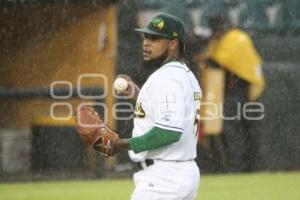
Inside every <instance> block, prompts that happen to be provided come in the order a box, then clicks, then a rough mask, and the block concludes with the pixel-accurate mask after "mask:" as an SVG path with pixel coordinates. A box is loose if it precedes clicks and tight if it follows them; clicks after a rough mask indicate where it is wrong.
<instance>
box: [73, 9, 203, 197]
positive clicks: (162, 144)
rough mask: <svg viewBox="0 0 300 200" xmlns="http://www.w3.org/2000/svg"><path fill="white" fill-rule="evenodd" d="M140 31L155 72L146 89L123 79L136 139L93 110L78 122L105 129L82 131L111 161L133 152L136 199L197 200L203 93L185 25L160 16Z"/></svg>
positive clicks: (148, 62) (82, 112) (147, 60)
mask: <svg viewBox="0 0 300 200" xmlns="http://www.w3.org/2000/svg"><path fill="white" fill-rule="evenodd" d="M136 31H138V32H141V33H143V35H144V42H143V56H144V63H143V67H147V68H150V69H151V70H152V71H153V73H152V74H151V75H150V76H149V77H148V79H147V81H146V82H145V83H144V85H143V87H142V88H141V89H139V88H138V86H137V85H136V84H135V83H134V82H133V81H132V80H131V78H130V77H128V76H126V75H122V76H121V77H123V78H125V79H126V80H127V82H128V88H127V90H125V91H121V95H125V96H128V97H129V96H130V97H133V98H134V99H135V100H136V106H135V110H134V115H135V117H134V128H133V131H132V138H129V139H120V138H119V137H118V134H117V133H114V132H113V131H112V130H111V129H109V128H108V127H107V126H106V125H105V124H103V122H102V121H101V119H100V117H99V116H98V115H97V113H96V112H95V111H94V110H93V109H92V108H89V107H83V108H81V109H79V110H78V112H77V113H78V115H77V119H78V121H80V119H81V121H83V122H84V123H85V122H89V123H90V124H100V127H99V128H91V127H84V126H82V125H81V124H80V123H79V124H78V126H77V128H78V131H79V133H80V135H81V137H82V138H83V139H85V141H86V143H87V144H89V145H92V146H93V147H94V149H95V150H96V151H99V152H101V153H103V155H105V156H113V155H114V154H115V153H117V152H118V151H120V150H122V149H126V150H129V156H130V158H131V159H132V161H133V162H136V163H137V164H138V166H139V167H140V171H138V172H137V173H135V174H134V182H135V190H134V192H133V194H132V196H131V200H159V199H161V200H192V199H194V198H195V197H196V193H197V190H198V185H199V180H200V172H199V168H198V166H197V165H196V163H195V161H194V159H195V158H196V144H197V133H198V130H197V129H198V120H199V119H198V118H199V110H198V109H199V106H200V98H201V89H200V86H199V84H198V82H197V80H196V78H195V76H194V74H193V73H192V72H191V70H190V69H189V68H188V67H187V66H186V64H185V63H184V58H183V57H184V40H185V30H184V26H183V23H182V21H181V20H180V19H179V18H177V17H175V16H172V15H167V14H159V15H157V16H155V17H154V18H153V19H152V20H151V21H150V22H149V23H148V25H147V26H146V27H145V28H143V29H136ZM119 94H120V91H119Z"/></svg>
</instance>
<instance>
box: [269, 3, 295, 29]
mask: <svg viewBox="0 0 300 200" xmlns="http://www.w3.org/2000/svg"><path fill="white" fill-rule="evenodd" d="M299 10H300V1H299V0H288V1H283V2H282V3H281V7H280V10H279V12H278V15H277V19H276V25H275V26H276V28H277V29H279V30H280V31H281V32H287V31H292V32H296V33H300V12H299Z"/></svg>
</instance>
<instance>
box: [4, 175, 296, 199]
mask: <svg viewBox="0 0 300 200" xmlns="http://www.w3.org/2000/svg"><path fill="white" fill-rule="evenodd" d="M133 188H134V185H133V182H132V180H130V179H117V180H98V181H58V182H54V181H52V182H33V183H6V184H5V183H2V184H0V199H1V200H17V199H22V200H89V199H95V200H96V199H99V200H121V199H129V198H130V194H131V192H132V190H133ZM299 189H300V172H298V173H296V172H292V173H257V174H243V175H206V176H202V178H201V184H200V188H199V192H198V198H197V199H200V200H299V199H300V190H299Z"/></svg>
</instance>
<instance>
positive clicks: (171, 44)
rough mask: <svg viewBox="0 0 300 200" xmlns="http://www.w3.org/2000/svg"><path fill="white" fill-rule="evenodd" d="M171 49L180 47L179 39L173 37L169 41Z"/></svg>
mask: <svg viewBox="0 0 300 200" xmlns="http://www.w3.org/2000/svg"><path fill="white" fill-rule="evenodd" d="M169 47H170V50H176V49H177V48H178V47H179V42H178V40H177V39H173V40H171V41H170V43H169Z"/></svg>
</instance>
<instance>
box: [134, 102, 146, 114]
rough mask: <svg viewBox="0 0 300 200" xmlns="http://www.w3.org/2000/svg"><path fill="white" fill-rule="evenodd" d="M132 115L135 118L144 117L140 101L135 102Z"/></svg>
mask: <svg viewBox="0 0 300 200" xmlns="http://www.w3.org/2000/svg"><path fill="white" fill-rule="evenodd" d="M134 116H135V117H137V118H144V117H145V111H144V109H143V107H142V103H136V105H135V109H134Z"/></svg>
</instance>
